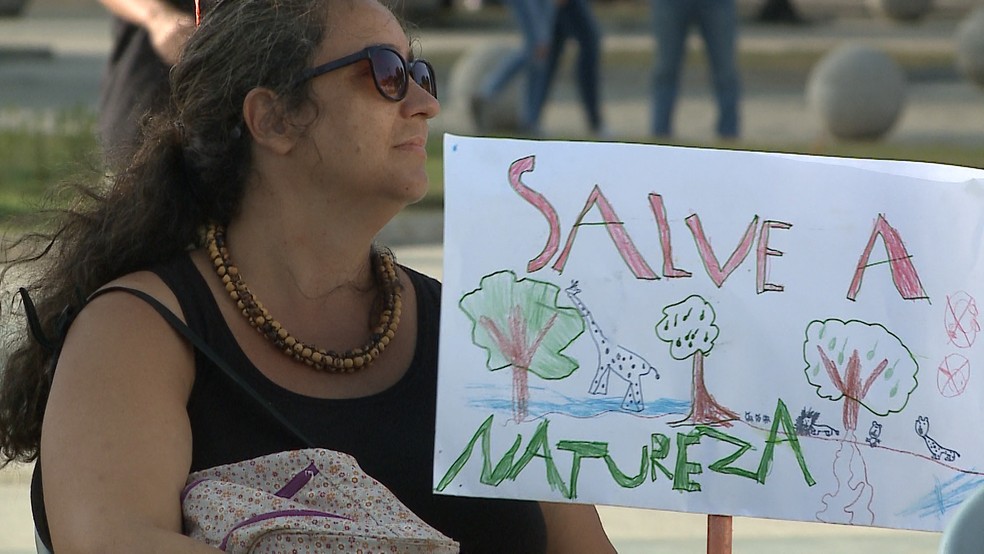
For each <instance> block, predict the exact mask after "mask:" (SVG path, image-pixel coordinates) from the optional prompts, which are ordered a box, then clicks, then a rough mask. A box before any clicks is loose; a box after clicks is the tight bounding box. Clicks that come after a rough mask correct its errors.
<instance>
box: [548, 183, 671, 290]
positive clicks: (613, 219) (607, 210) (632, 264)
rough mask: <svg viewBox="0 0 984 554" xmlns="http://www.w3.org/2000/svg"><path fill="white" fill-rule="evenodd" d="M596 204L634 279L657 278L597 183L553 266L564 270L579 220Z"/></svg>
mask: <svg viewBox="0 0 984 554" xmlns="http://www.w3.org/2000/svg"><path fill="white" fill-rule="evenodd" d="M595 204H597V205H598V209H599V210H600V211H601V217H602V219H603V220H604V222H605V229H606V230H607V231H608V235H609V236H610V237H612V241H613V242H614V243H615V248H617V249H618V253H619V254H621V255H622V259H623V260H625V263H626V264H628V266H629V269H631V270H632V273H633V274H634V275H635V276H636V279H650V280H652V279H659V277H658V276H657V275H656V273H654V272H653V270H652V268H650V267H649V265H648V264H646V260H644V259H643V258H642V254H640V253H639V250H637V249H636V247H635V245H634V244H632V239H631V238H630V237H629V234H628V233H626V232H625V228H624V224H623V223H622V222H621V221H620V220H619V219H618V215H616V214H615V210H614V209H612V206H611V204H609V203H608V199H606V198H605V195H604V194H602V193H601V189H600V188H599V187H598V185H595V187H594V188H593V189H591V194H590V195H588V200H587V202H585V203H584V209H583V210H581V215H579V216H577V221H575V222H574V225H573V226H572V227H571V234H570V235H568V236H567V244H566V245H564V250H563V251H561V253H560V256H558V257H557V261H556V262H554V265H553V268H554V269H556V270H557V271H559V272H563V271H564V265H565V264H566V263H567V256H569V255H570V253H571V246H573V244H574V236H575V235H576V234H577V228H578V226H580V225H581V220H582V219H584V215H585V214H587V213H588V210H590V209H591V206H593V205H595Z"/></svg>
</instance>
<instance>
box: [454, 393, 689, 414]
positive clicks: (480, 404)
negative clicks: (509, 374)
mask: <svg viewBox="0 0 984 554" xmlns="http://www.w3.org/2000/svg"><path fill="white" fill-rule="evenodd" d="M467 389H468V391H469V392H468V406H469V407H470V408H476V409H481V410H484V411H488V410H491V411H494V412H501V413H504V414H511V413H512V396H511V394H512V392H511V391H512V389H511V387H510V385H490V384H486V385H469V386H468V387H467ZM529 391H530V397H529V406H528V408H529V417H530V418H531V419H535V418H541V417H544V416H546V415H553V414H560V415H566V416H571V417H579V418H587V417H595V416H598V415H601V414H604V413H608V412H618V413H623V414H624V413H626V411H625V410H624V409H622V399H621V398H620V397H614V396H613V397H598V396H593V395H592V396H583V397H574V396H567V395H566V394H563V393H560V392H557V391H556V390H552V389H547V388H544V387H532V386H531V387H530V388H529ZM689 409H690V399H687V400H679V399H675V398H658V399H656V400H649V401H647V402H646V404H645V409H643V410H642V411H639V412H632V415H633V416H634V417H648V418H653V417H659V416H663V415H666V414H681V413H687V410H689Z"/></svg>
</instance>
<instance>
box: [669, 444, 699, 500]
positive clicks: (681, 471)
mask: <svg viewBox="0 0 984 554" xmlns="http://www.w3.org/2000/svg"><path fill="white" fill-rule="evenodd" d="M692 444H700V431H691V432H690V433H687V434H686V435H684V434H683V433H677V461H676V472H675V473H676V477H675V478H674V479H673V490H678V491H687V492H697V491H699V490H700V483H698V482H696V481H691V480H690V476H691V475H696V474H700V473H703V470H702V469H701V467H700V464H697V463H694V462H688V461H687V447H688V446H690V445H692Z"/></svg>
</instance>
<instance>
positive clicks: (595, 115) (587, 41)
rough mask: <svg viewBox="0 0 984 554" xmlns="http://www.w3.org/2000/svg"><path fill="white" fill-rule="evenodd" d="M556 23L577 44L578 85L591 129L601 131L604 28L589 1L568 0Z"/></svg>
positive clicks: (558, 13) (559, 11)
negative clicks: (602, 41) (600, 84)
mask: <svg viewBox="0 0 984 554" xmlns="http://www.w3.org/2000/svg"><path fill="white" fill-rule="evenodd" d="M557 24H558V26H560V27H562V29H561V30H562V31H563V33H564V35H565V36H573V37H574V39H575V40H577V43H578V58H577V88H578V92H579V93H580V95H581V102H582V104H583V105H584V110H585V113H586V115H587V118H588V126H589V127H590V128H591V131H592V132H595V133H597V132H598V131H600V130H601V127H602V122H601V107H600V97H599V84H598V79H599V71H600V67H599V63H600V56H601V28H600V27H599V25H598V21H597V19H595V16H594V14H593V13H592V11H591V6H590V5H589V4H588V2H587V0H566V2H565V3H564V5H563V7H562V8H561V9H560V10H558V12H557Z"/></svg>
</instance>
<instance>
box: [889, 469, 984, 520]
mask: <svg viewBox="0 0 984 554" xmlns="http://www.w3.org/2000/svg"><path fill="white" fill-rule="evenodd" d="M982 485H984V478H982V477H981V476H980V475H968V474H966V473H958V474H957V475H956V476H955V477H953V478H952V479H950V480H948V481H944V482H942V483H941V482H940V481H939V479H936V480H935V482H934V484H933V489H932V490H930V491H928V492H926V494H924V495H922V496H921V497H919V499H918V500H916V502H914V503H913V504H912V505H910V506H909V507H908V508H906V509H905V510H902V511H901V512H898V513H897V514H896V515H900V516H911V515H913V514H915V515H918V516H919V517H923V518H926V517H937V518H938V517H942V516H944V515H946V513H947V512H948V511H950V510H952V509H954V508H956V507H957V506H959V505H960V504H962V503H963V502H964V501H965V500H967V499H968V498H970V496H971V495H972V494H973V493H974V491H976V490H977V488H978V487H980V486H982Z"/></svg>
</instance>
